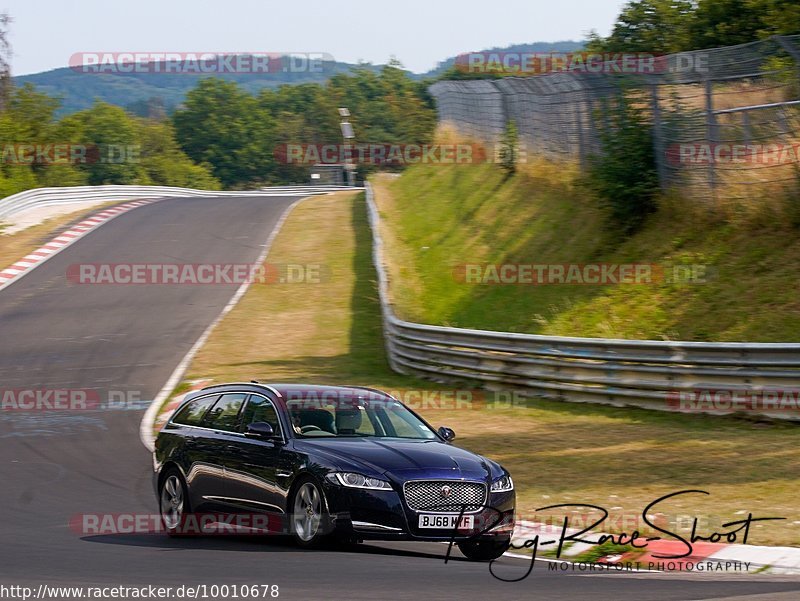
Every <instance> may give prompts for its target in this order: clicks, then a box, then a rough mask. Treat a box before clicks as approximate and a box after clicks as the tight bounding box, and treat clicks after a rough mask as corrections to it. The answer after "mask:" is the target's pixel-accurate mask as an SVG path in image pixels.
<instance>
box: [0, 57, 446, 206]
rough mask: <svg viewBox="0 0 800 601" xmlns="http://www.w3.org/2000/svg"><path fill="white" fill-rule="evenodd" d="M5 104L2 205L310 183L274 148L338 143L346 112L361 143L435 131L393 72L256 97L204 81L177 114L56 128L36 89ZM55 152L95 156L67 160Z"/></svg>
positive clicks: (422, 100) (103, 114) (416, 138)
mask: <svg viewBox="0 0 800 601" xmlns="http://www.w3.org/2000/svg"><path fill="white" fill-rule="evenodd" d="M3 105H4V108H3V109H2V111H0V144H2V146H1V148H2V151H3V162H2V164H0V197H5V196H8V195H10V194H14V193H16V192H19V191H22V190H26V189H29V188H34V187H41V186H72V185H81V184H90V185H97V184H154V185H170V186H185V187H193V188H206V189H214V188H220V187H222V188H227V189H238V188H254V187H258V186H261V185H269V184H281V183H293V182H305V181H307V180H308V168H307V167H305V166H298V165H286V164H285V163H284V162H283V161H281V160H280V158H279V153H276V149H277V148H278V147H279V145H282V144H336V143H339V142H341V131H340V128H339V120H340V118H339V114H338V108H339V107H340V106H346V107H348V108H349V109H350V110H351V112H352V114H353V117H352V119H351V121H352V122H353V124H354V126H355V128H356V132H357V135H358V141H359V142H369V143H382V144H383V143H389V144H397V143H425V142H428V141H430V139H431V138H432V136H433V131H434V128H435V124H436V117H435V111H434V109H433V104H432V101H431V99H430V98H429V97H428V95H427V92H426V88H425V86H424V85H423V84H421V83H419V82H416V81H413V80H412V79H410V77H409V76H408V74H407V73H406V72H405V71H403V70H402V68H401V66H400V65H399V64H398V63H392V64H390V65H387V66H385V67H383V68H382V69H381V70H380V71H379V72H377V73H376V72H375V70H374V69H367V68H363V69H362V68H356V69H354V70H353V71H352V72H351V73H349V74H338V75H335V76H333V77H332V78H331V79H330V80H329V81H328V82H327V83H325V84H316V83H314V84H302V85H295V86H292V85H286V86H281V87H280V88H277V89H276V90H262V91H261V92H259V93H258V95H252V94H250V93H248V92H246V91H244V90H243V89H242V88H241V87H239V86H238V85H237V84H236V83H234V82H226V81H224V80H222V79H216V78H208V79H203V80H201V81H200V82H199V83H198V85H197V86H196V87H195V88H194V89H193V90H191V91H190V92H189V94H188V95H187V98H186V101H185V102H184V103H183V105H182V106H181V107H180V108H179V109H178V110H177V111H175V112H174V113H173V114H172V115H167V114H166V113H165V112H163V111H161V112H159V111H155V112H154V113H153V114H154V116H152V117H149V118H143V117H138V116H135V115H133V114H131V113H129V112H126V111H125V110H124V109H122V108H121V107H118V106H114V105H110V104H107V103H103V102H99V101H98V102H95V103H94V105H93V106H91V107H90V108H88V109H86V110H83V111H79V112H76V113H72V114H69V115H67V116H64V117H62V118H60V119H56V118H55V114H56V111H57V108H58V106H59V101H58V100H57V99H55V98H51V97H50V96H48V95H46V94H43V93H41V92H38V91H37V90H36V89H35V88H34V87H33V86H31V85H29V84H26V85H23V86H21V87H16V88H15V87H12V88H11V89H10V90H9V91H8V93H7V97H6V99H5V101H4V103H3ZM51 147H55V148H56V149H59V148H61V149H63V148H68V149H73V150H74V149H75V148H76V147H81V148H84V149H89V151H88V153H87V154H84V155H80V154H78V155H77V156H78V157H79V158H78V160H72V155H70V156H69V157H59V156H58V155H57V154H56V153H57V152H58V151H57V150H56V151H52V149H51V150H50V151H48V149H49V148H51ZM108 149H112V150H113V149H123V150H121V153H122V154H121V155H120V153H119V152H110V151H108ZM125 149H129V151H126V150H125ZM112 155H113V156H112ZM54 157H55V160H54ZM109 157H111V159H110V160H109Z"/></svg>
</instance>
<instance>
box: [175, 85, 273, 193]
mask: <svg viewBox="0 0 800 601" xmlns="http://www.w3.org/2000/svg"><path fill="white" fill-rule="evenodd" d="M173 124H174V126H175V132H176V136H177V139H178V143H179V144H180V146H181V148H182V149H183V151H184V152H185V153H186V154H187V155H188V156H189V157H190V158H191V159H192V160H194V161H195V162H197V163H206V164H208V165H210V166H211V169H212V172H213V174H214V176H215V177H216V178H217V179H219V180H220V181H221V182H222V183H223V185H225V186H226V187H231V186H239V185H243V184H247V183H248V182H256V181H266V180H267V179H268V178H269V175H270V173H271V171H272V170H273V167H274V161H273V158H272V151H273V145H274V139H273V138H274V130H275V124H274V120H273V118H272V116H271V115H270V114H269V113H268V112H266V111H264V110H260V107H259V103H258V102H257V101H256V99H255V98H254V97H253V96H251V95H250V94H247V93H246V92H244V91H243V90H242V89H241V88H239V86H238V85H236V84H235V83H230V82H226V81H223V80H221V79H216V78H209V79H203V80H201V81H200V83H199V84H198V85H197V87H196V88H194V89H193V90H192V91H191V92H189V94H188V95H187V96H186V102H185V105H184V107H183V108H181V109H179V110H178V111H176V112H175V115H174V116H173Z"/></svg>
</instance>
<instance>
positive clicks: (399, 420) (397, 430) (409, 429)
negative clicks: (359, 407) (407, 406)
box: [378, 403, 428, 438]
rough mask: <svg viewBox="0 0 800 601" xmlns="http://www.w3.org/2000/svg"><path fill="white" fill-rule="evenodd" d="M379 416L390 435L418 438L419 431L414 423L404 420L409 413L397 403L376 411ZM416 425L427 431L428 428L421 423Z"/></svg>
mask: <svg viewBox="0 0 800 601" xmlns="http://www.w3.org/2000/svg"><path fill="white" fill-rule="evenodd" d="M378 415H379V416H380V417H381V422H382V423H383V425H384V426H385V427H386V431H387V433H388V434H389V435H390V436H397V437H398V438H419V437H420V436H419V432H418V431H417V430H416V428H415V427H414V425H412V424H411V423H409V422H408V421H406V418H407V417H410V414H409V413H407V412H406V411H403V409H402V407H401V406H400V405H399V404H397V403H392V404H390V405H389V406H387V407H385V408H383V407H382V408H381V409H380V410H379V411H378ZM416 427H417V428H419V429H420V430H422V431H423V432H427V431H428V429H427V428H425V427H424V426H423V425H422V424H416Z"/></svg>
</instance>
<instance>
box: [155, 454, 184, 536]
mask: <svg viewBox="0 0 800 601" xmlns="http://www.w3.org/2000/svg"><path fill="white" fill-rule="evenodd" d="M158 510H159V513H160V514H161V521H162V523H163V524H164V529H165V530H166V532H167V535H168V536H171V537H174V538H179V537H181V536H186V533H185V532H184V529H183V526H184V525H185V523H186V516H187V515H188V514H190V513H191V511H192V509H191V506H190V505H189V490H188V489H187V487H186V482H185V481H184V479H183V476H182V475H181V473H180V471H178V470H177V469H176V468H174V467H172V468H169V469H167V470H166V471H165V472H164V476H163V477H162V478H161V482H160V483H159V485H158Z"/></svg>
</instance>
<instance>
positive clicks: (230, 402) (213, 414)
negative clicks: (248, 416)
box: [203, 394, 247, 432]
mask: <svg viewBox="0 0 800 601" xmlns="http://www.w3.org/2000/svg"><path fill="white" fill-rule="evenodd" d="M245 397H247V395H246V394H223V395H222V396H221V397H220V398H219V400H218V401H217V402H216V404H215V405H214V407H213V408H212V409H211V411H209V412H208V414H207V415H206V419H205V421H204V422H203V425H204V426H205V427H207V428H213V429H214V430H223V431H225V432H235V431H236V426H237V423H238V420H239V411H240V410H241V408H242V405H243V404H244V399H245Z"/></svg>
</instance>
